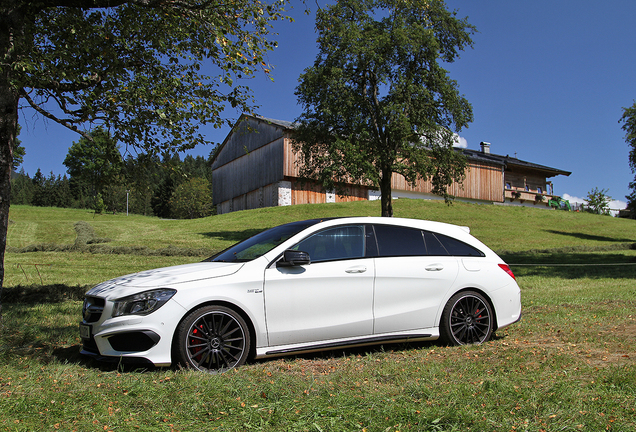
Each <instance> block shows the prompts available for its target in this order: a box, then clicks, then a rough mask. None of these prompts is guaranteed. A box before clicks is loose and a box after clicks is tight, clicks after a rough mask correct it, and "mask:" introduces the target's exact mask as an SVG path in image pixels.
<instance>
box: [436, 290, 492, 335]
mask: <svg viewBox="0 0 636 432" xmlns="http://www.w3.org/2000/svg"><path fill="white" fill-rule="evenodd" d="M493 325H494V316H493V313H492V310H491V307H490V303H488V300H486V299H485V298H484V297H483V296H482V295H481V294H479V293H477V292H474V291H464V292H460V293H457V294H455V295H454V296H453V297H451V298H450V300H448V303H446V306H445V307H444V311H443V313H442V321H441V322H440V339H442V341H443V342H445V343H447V344H450V345H468V344H480V343H483V342H486V341H488V340H489V339H490V336H491V335H492V331H493Z"/></svg>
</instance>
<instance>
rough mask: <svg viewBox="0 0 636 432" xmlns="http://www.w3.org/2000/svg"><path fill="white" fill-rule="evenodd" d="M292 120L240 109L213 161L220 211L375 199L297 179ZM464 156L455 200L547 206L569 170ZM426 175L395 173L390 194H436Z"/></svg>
mask: <svg viewBox="0 0 636 432" xmlns="http://www.w3.org/2000/svg"><path fill="white" fill-rule="evenodd" d="M292 130H293V125H292V123H290V122H285V121H280V120H272V119H265V118H260V117H254V116H249V115H243V116H241V118H240V119H239V120H238V122H237V123H236V125H235V126H234V128H233V129H232V131H231V132H230V133H229V134H228V136H227V138H226V139H225V141H224V142H223V144H222V145H221V146H220V147H219V149H218V151H217V152H216V155H215V156H214V159H213V162H212V185H213V196H212V198H213V201H214V204H215V205H216V207H217V212H218V213H219V214H222V213H229V212H232V211H237V210H248V209H254V208H261V207H272V206H284V205H294V204H308V203H326V202H343V201H359V200H368V199H378V198H379V192H378V191H376V190H373V189H370V188H368V187H364V186H359V185H350V186H349V187H348V188H347V190H346V193H345V195H344V196H340V195H338V194H335V193H332V192H329V191H325V190H324V189H323V188H322V187H320V186H318V185H314V184H310V183H306V182H301V181H300V180H299V168H298V163H297V160H298V159H297V157H296V154H295V153H294V152H293V151H292V141H291V138H290V133H291V132H292ZM458 151H463V152H464V154H465V155H466V157H467V159H468V169H467V171H466V178H465V180H464V182H463V183H462V184H461V185H459V184H454V185H452V186H451V188H450V190H449V192H450V193H451V194H452V195H454V196H456V197H457V199H458V200H463V201H471V202H491V203H501V204H504V203H506V204H515V205H540V206H547V202H548V200H549V199H550V198H552V184H551V183H550V182H548V181H547V179H548V178H550V177H553V176H556V175H570V173H569V172H566V171H562V170H558V169H555V168H549V167H545V166H542V165H537V164H533V163H530V162H525V161H522V160H519V159H516V158H510V157H508V156H505V157H504V156H499V155H495V154H491V153H490V150H489V145H488V144H486V143H482V147H481V149H480V150H478V151H477V150H467V149H463V150H462V149H458ZM431 190H432V185H431V183H430V182H428V181H421V180H420V181H418V182H417V184H416V185H414V186H413V185H410V184H409V183H408V182H407V181H406V180H405V179H404V177H402V176H401V175H398V174H393V178H392V194H393V197H394V198H401V197H404V198H426V199H436V198H439V197H436V196H435V195H433V194H432V193H431Z"/></svg>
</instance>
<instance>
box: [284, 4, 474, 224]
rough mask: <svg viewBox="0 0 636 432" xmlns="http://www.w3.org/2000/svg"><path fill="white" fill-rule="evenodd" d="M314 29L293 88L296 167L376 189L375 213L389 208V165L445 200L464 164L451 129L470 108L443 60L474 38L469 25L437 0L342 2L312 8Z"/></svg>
mask: <svg viewBox="0 0 636 432" xmlns="http://www.w3.org/2000/svg"><path fill="white" fill-rule="evenodd" d="M316 28H317V29H318V32H319V37H318V45H319V54H318V57H317V59H316V61H315V63H314V66H313V67H311V68H308V69H306V70H305V72H304V73H303V74H302V75H301V77H300V80H299V81H300V84H299V85H298V87H297V88H296V95H297V96H298V100H299V102H300V103H301V105H302V106H303V109H304V111H303V113H302V114H301V115H300V117H299V118H297V119H296V123H297V128H296V129H295V131H294V137H293V139H294V142H295V144H294V149H295V150H296V151H297V152H299V154H300V157H301V175H302V176H304V177H306V178H310V179H314V180H317V181H319V182H320V183H321V184H322V185H323V186H324V187H325V188H326V189H327V190H329V189H335V190H338V189H339V187H338V186H339V185H340V186H341V185H343V184H345V183H352V182H358V183H360V184H365V185H370V186H374V187H378V188H379V189H380V192H381V195H382V216H392V215H393V208H392V204H391V176H392V175H393V173H397V174H401V175H403V176H404V177H405V178H406V180H407V181H409V182H410V183H411V184H414V183H415V182H416V181H417V179H418V178H423V179H430V180H431V181H432V184H433V192H434V193H436V194H439V195H442V196H444V198H445V199H447V201H448V200H450V199H451V198H452V197H451V196H450V195H449V194H448V193H447V188H448V186H450V185H451V184H452V183H453V182H454V181H462V180H463V177H464V172H465V168H466V161H465V158H464V157H463V155H461V154H460V153H458V152H456V151H454V150H453V148H452V143H453V132H452V131H453V130H455V131H459V130H461V128H463V127H465V126H466V125H467V124H468V123H469V122H470V121H472V107H471V105H470V104H469V103H468V101H467V100H466V99H465V98H464V97H463V96H461V95H460V94H459V91H458V86H457V83H456V82H455V81H454V80H452V79H450V77H449V76H448V72H447V71H446V70H444V69H443V68H442V67H441V66H440V62H447V63H450V62H453V61H454V60H455V59H456V58H457V57H458V51H459V50H463V49H464V48H465V47H466V46H472V41H471V38H470V35H471V34H472V33H473V32H474V27H473V26H471V25H470V24H468V23H467V22H466V20H465V19H461V20H460V19H457V18H456V17H455V13H450V12H448V11H447V10H446V8H445V4H444V2H443V1H441V0H406V1H403V0H342V1H339V2H337V4H335V5H332V6H329V7H328V8H326V9H324V10H320V11H318V13H317V17H316Z"/></svg>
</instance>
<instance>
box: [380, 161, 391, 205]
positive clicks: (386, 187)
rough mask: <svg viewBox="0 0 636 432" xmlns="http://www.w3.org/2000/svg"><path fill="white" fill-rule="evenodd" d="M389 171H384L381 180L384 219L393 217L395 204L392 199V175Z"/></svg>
mask: <svg viewBox="0 0 636 432" xmlns="http://www.w3.org/2000/svg"><path fill="white" fill-rule="evenodd" d="M392 174H393V173H392V172H391V171H390V170H388V169H383V170H382V178H380V194H381V197H380V202H381V203H382V217H393V202H392V197H391V175H392Z"/></svg>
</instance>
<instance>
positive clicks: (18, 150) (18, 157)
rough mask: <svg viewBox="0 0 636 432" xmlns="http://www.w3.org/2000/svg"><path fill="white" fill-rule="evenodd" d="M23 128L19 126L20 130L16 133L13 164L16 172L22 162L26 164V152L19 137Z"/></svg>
mask: <svg viewBox="0 0 636 432" xmlns="http://www.w3.org/2000/svg"><path fill="white" fill-rule="evenodd" d="M21 129H22V127H20V125H18V130H17V132H16V136H15V140H14V141H13V164H12V166H11V168H12V169H13V170H14V171H15V170H16V169H17V168H18V167H19V166H20V165H22V162H24V155H25V154H26V150H25V149H24V147H22V146H21V145H20V144H21V143H22V141H20V140H19V139H18V135H20V130H21Z"/></svg>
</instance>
